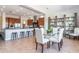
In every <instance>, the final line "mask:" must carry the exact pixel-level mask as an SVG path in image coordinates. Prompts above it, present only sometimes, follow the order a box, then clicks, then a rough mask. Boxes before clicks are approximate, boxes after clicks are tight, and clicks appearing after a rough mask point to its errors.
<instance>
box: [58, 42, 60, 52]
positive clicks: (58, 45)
mask: <svg viewBox="0 0 79 59" xmlns="http://www.w3.org/2000/svg"><path fill="white" fill-rule="evenodd" d="M58 50H59V51H60V43H58Z"/></svg>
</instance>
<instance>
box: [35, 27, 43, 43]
mask: <svg viewBox="0 0 79 59" xmlns="http://www.w3.org/2000/svg"><path fill="white" fill-rule="evenodd" d="M35 36H36V42H42V41H43V33H42V29H41V28H35Z"/></svg>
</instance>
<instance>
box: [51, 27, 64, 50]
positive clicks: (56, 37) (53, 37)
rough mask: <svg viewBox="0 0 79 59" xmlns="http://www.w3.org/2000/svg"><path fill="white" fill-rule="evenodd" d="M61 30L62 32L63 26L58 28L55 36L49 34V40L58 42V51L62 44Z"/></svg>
mask: <svg viewBox="0 0 79 59" xmlns="http://www.w3.org/2000/svg"><path fill="white" fill-rule="evenodd" d="M63 32H64V28H61V29H59V32H58V34H57V36H51V38H50V42H55V43H57V44H58V50H59V51H60V48H61V47H62V44H63Z"/></svg>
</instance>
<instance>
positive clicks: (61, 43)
mask: <svg viewBox="0 0 79 59" xmlns="http://www.w3.org/2000/svg"><path fill="white" fill-rule="evenodd" d="M60 45H61V48H62V45H63V39H62V40H61V42H60Z"/></svg>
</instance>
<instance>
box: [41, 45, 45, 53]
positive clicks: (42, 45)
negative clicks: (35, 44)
mask: <svg viewBox="0 0 79 59" xmlns="http://www.w3.org/2000/svg"><path fill="white" fill-rule="evenodd" d="M41 47H42V51H41V52H42V53H43V49H44V45H43V44H41Z"/></svg>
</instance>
